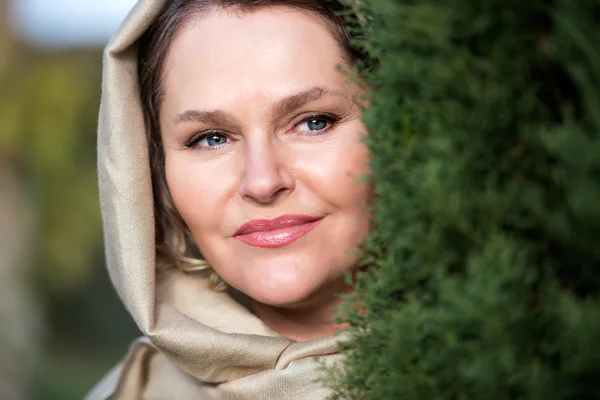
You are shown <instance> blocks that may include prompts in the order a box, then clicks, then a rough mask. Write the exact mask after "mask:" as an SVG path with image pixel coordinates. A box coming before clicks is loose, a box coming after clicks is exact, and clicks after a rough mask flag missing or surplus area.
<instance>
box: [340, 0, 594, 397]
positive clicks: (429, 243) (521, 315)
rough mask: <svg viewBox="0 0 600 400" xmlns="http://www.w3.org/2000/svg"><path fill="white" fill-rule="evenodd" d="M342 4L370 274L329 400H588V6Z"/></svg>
mask: <svg viewBox="0 0 600 400" xmlns="http://www.w3.org/2000/svg"><path fill="white" fill-rule="evenodd" d="M352 3H354V6H355V7H358V8H359V11H360V14H362V21H363V24H364V32H365V35H366V39H365V40H364V41H362V43H361V44H362V45H363V46H364V47H365V49H366V51H367V52H368V53H369V54H370V55H371V56H373V57H374V58H377V59H378V64H377V65H376V66H375V67H368V66H366V65H365V66H363V74H364V75H366V77H367V78H368V80H369V81H370V83H371V85H372V89H373V91H372V94H371V102H372V105H371V107H370V108H369V109H368V110H367V111H366V114H365V117H364V118H365V122H366V124H367V125H368V127H369V130H370V136H369V139H368V143H369V146H370V148H371V150H372V152H373V161H372V168H373V171H374V173H375V179H376V184H375V185H376V193H377V195H378V196H377V200H376V202H375V204H374V221H373V230H374V232H373V234H372V236H371V238H370V239H369V240H368V242H367V243H366V245H365V246H366V250H367V256H365V260H364V261H365V263H375V264H376V266H375V268H372V270H371V271H372V274H364V275H362V276H361V277H360V279H359V281H358V283H357V284H356V292H355V293H354V294H353V295H351V296H350V297H349V300H350V302H349V306H347V307H346V308H345V310H343V311H344V312H343V315H345V317H344V318H346V319H347V320H349V321H350V322H351V323H352V329H351V332H352V336H353V338H352V340H351V342H350V343H349V344H348V348H347V350H346V351H347V354H348V357H349V358H348V362H347V364H346V368H345V371H341V372H339V371H338V373H337V375H335V376H334V379H333V380H332V381H331V380H330V384H332V385H333V386H334V387H335V389H336V391H337V393H338V395H337V397H339V398H354V399H378V400H380V399H591V398H600V298H599V292H600V45H599V44H598V43H599V41H600V30H599V26H600V2H599V1H598V0H554V1H547V0H531V1H517V0H485V1H474V0H444V1H441V0H419V1H416V0H413V1H409V0H404V1H401V0H396V1H393V0H370V1H368V0H365V1H356V0H355V1H352ZM357 305H360V307H361V308H362V312H360V313H359V312H356V311H352V310H354V309H356V308H357V307H356V306H357Z"/></svg>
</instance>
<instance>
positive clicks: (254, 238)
mask: <svg viewBox="0 0 600 400" xmlns="http://www.w3.org/2000/svg"><path fill="white" fill-rule="evenodd" d="M321 219H322V218H319V217H311V216H308V215H282V216H280V217H277V218H274V219H255V220H252V221H248V222H247V223H245V224H244V225H242V226H241V227H240V228H239V229H238V230H237V231H236V232H235V234H234V237H235V238H236V239H238V240H239V241H241V242H243V243H245V244H247V245H249V246H254V247H263V248H274V247H282V246H285V245H288V244H290V243H292V242H294V241H296V240H297V239H300V238H301V237H302V236H304V235H306V234H307V233H309V232H310V231H312V230H313V229H314V228H315V227H316V226H317V225H318V224H319V222H320V221H321Z"/></svg>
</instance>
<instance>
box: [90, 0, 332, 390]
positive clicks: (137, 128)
mask: <svg viewBox="0 0 600 400" xmlns="http://www.w3.org/2000/svg"><path fill="white" fill-rule="evenodd" d="M166 1H167V0H141V1H139V2H138V3H137V4H136V5H135V7H134V8H133V9H132V11H131V12H130V13H129V15H128V16H127V18H126V19H125V21H124V22H123V24H122V25H121V27H120V29H119V30H118V32H117V33H116V35H115V36H114V37H113V39H112V40H111V41H110V43H109V44H108V46H107V48H106V50H105V53H104V59H103V63H104V71H103V82H102V103H101V107H100V117H99V129H98V174H99V186H100V202H101V209H102V217H103V223H104V235H105V246H106V257H107V262H108V270H109V273H110V277H111V280H112V282H113V284H114V286H115V288H116V290H117V292H118V294H119V296H120V297H121V299H122V301H123V303H124V304H125V306H126V308H127V310H128V311H129V313H131V315H132V316H133V318H134V320H135V322H136V323H137V325H138V327H139V328H140V330H141V331H142V333H143V334H144V337H142V338H140V339H138V340H136V341H135V342H134V343H133V344H132V345H131V347H130V350H129V353H128V354H127V356H126V357H125V358H124V360H123V361H122V362H121V363H119V364H118V365H117V366H116V367H115V368H114V369H113V370H112V371H110V372H109V373H108V375H107V376H106V377H105V378H104V379H103V380H102V381H101V382H100V383H99V384H98V385H96V387H95V388H94V389H93V390H92V391H91V392H90V393H89V394H88V396H87V397H86V398H87V399H90V400H95V399H108V398H110V399H127V400H131V399H142V398H143V399H183V400H185V399H261V400H264V399H298V400H300V399H302V400H308V399H324V398H326V397H327V396H328V394H329V392H328V390H327V389H325V388H324V387H323V384H322V382H320V378H321V373H322V371H321V366H320V364H319V363H317V362H315V359H316V358H317V357H319V356H327V357H324V359H323V360H325V361H326V362H327V363H330V362H339V361H340V359H341V356H340V355H338V354H336V353H337V351H338V348H339V346H338V343H339V341H340V339H341V338H340V337H339V336H337V337H336V336H330V337H326V338H323V339H318V340H313V341H308V342H295V341H293V340H289V339H286V338H284V337H282V336H281V335H279V334H277V333H276V332H274V331H272V330H271V329H269V328H268V327H267V326H266V325H265V324H264V323H263V322H262V321H261V320H260V319H259V318H258V317H256V316H255V315H254V314H252V313H251V312H250V311H248V309H247V308H245V307H244V306H243V305H241V304H240V303H238V302H236V301H235V300H234V299H233V298H232V297H231V296H230V295H229V294H228V293H227V292H219V291H214V290H212V289H210V288H209V285H208V282H207V280H205V279H203V278H200V277H198V276H193V275H188V274H185V273H183V272H179V271H177V270H170V271H166V272H164V273H163V272H161V273H160V274H157V273H156V269H155V264H156V260H155V240H154V232H155V226H154V224H155V221H154V212H153V198H152V187H151V173H150V162H149V156H148V143H147V140H146V134H145V127H144V117H143V112H142V104H141V100H140V89H139V85H138V76H137V75H138V66H137V46H136V43H137V41H138V39H139V38H140V36H141V35H142V34H143V33H144V32H145V31H146V29H148V27H149V26H150V25H151V23H152V22H153V21H154V20H155V19H156V18H157V16H158V14H159V13H160V11H161V9H162V8H163V6H164V5H165V3H166Z"/></svg>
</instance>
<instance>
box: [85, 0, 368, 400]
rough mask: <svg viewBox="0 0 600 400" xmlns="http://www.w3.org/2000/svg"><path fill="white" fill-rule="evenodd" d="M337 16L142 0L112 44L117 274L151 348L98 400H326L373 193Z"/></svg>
mask: <svg viewBox="0 0 600 400" xmlns="http://www.w3.org/2000/svg"><path fill="white" fill-rule="evenodd" d="M340 9H341V8H340V6H339V5H338V4H337V3H335V2H332V1H326V0H321V1H318V0H288V1H285V0H279V1H272V0H263V1H261V0H255V1H247V0H237V1H235V0H228V1H226V0H221V1H218V0H162V1H157V0H142V1H140V2H139V3H138V4H137V5H136V6H135V8H134V9H133V10H132V12H131V14H130V15H129V16H128V18H127V19H126V20H125V22H124V23H123V26H122V27H121V29H120V30H119V32H118V33H117V35H116V37H115V38H114V39H113V40H112V41H111V43H110V44H109V46H108V49H107V51H106V53H105V59H104V82H103V99H102V106H101V112H100V122H99V124H100V127H99V145H98V149H99V179H100V193H101V205H102V211H103V219H104V225H105V239H106V248H107V259H108V265H109V271H110V275H111V278H112V280H113V282H114V284H115V287H116V288H117V291H118V293H119V295H120V296H121V298H122V299H123V301H124V303H125V305H126V307H127V309H128V310H129V312H130V313H131V314H132V316H133V317H134V319H135V320H136V322H137V324H138V326H139V327H140V329H141V330H142V332H143V333H144V335H145V337H144V338H143V339H139V340H138V341H136V342H135V343H134V344H133V345H132V346H131V349H130V351H129V354H128V355H127V356H126V358H125V359H124V361H123V362H122V363H120V364H119V365H118V366H117V367H115V369H113V371H111V372H110V373H109V374H108V375H107V376H106V377H105V378H104V379H103V380H102V381H101V382H100V383H99V384H98V385H97V386H96V387H95V388H94V390H93V391H92V392H91V393H90V394H89V395H88V398H89V399H105V398H111V399H136V398H143V399H209V398H210V399H213V398H214V399H279V398H281V399H322V398H326V397H327V395H328V391H327V389H325V388H324V387H323V385H322V383H321V382H320V381H319V380H320V379H321V375H320V366H319V364H318V363H316V362H315V360H316V358H317V357H320V356H325V357H324V358H323V359H324V360H325V361H326V362H328V363H335V362H338V361H339V360H340V356H339V355H337V354H336V353H337V350H338V342H339V340H340V337H339V335H336V333H337V332H339V331H340V330H342V329H343V328H344V327H343V326H339V325H336V324H335V322H334V311H335V309H336V308H337V307H338V306H339V305H340V302H341V300H340V298H339V295H340V294H341V293H344V292H346V291H348V290H349V288H348V286H347V284H346V283H345V282H344V273H345V272H346V271H353V270H354V269H355V268H356V265H357V261H358V252H357V251H355V249H356V246H357V245H358V244H359V243H360V242H361V241H362V240H363V239H364V238H365V237H366V235H367V234H368V227H369V216H368V213H367V207H368V205H369V202H370V197H371V192H372V190H371V187H370V186H369V185H367V184H365V183H364V182H363V183H360V182H359V179H358V178H360V177H361V176H363V175H365V174H368V172H369V171H368V157H369V155H368V150H367V148H366V147H365V146H364V144H363V143H362V142H361V136H362V135H364V134H365V128H364V126H363V124H362V123H361V113H360V108H359V107H358V106H357V104H356V102H355V98H356V97H357V95H359V94H360V88H359V87H358V86H357V85H355V84H354V83H352V82H351V81H350V80H349V79H347V76H346V75H345V74H344V73H343V72H341V71H340V68H339V67H340V66H341V67H342V69H344V68H345V69H349V68H350V67H352V65H353V64H354V63H355V62H356V61H357V59H358V58H359V57H360V53H359V52H357V51H356V50H354V49H353V48H352V47H351V45H350V39H349V35H348V34H347V33H346V31H345V30H344V27H343V23H342V21H341V20H340V17H339V16H338V15H337V12H338V11H340Z"/></svg>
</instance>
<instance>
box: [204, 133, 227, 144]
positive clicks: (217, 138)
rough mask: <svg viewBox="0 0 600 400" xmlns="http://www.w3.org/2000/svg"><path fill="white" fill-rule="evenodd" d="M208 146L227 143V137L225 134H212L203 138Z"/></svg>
mask: <svg viewBox="0 0 600 400" xmlns="http://www.w3.org/2000/svg"><path fill="white" fill-rule="evenodd" d="M205 140H206V144H207V145H208V146H211V147H212V146H219V145H222V144H225V143H227V137H226V136H225V135H219V134H212V135H210V136H207V137H206V138H205Z"/></svg>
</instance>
